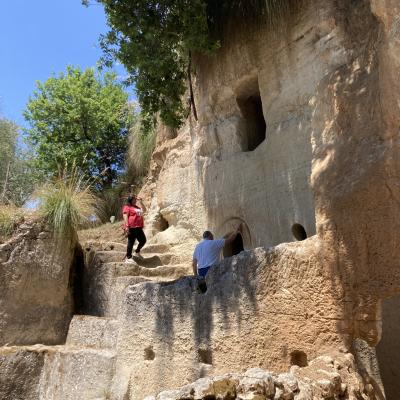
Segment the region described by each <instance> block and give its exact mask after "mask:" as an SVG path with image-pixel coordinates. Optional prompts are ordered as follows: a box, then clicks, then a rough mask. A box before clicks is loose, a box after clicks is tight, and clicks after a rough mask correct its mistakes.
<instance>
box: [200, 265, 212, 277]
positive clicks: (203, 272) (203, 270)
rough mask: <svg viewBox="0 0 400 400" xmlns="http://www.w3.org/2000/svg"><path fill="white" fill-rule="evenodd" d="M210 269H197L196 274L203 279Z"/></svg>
mask: <svg viewBox="0 0 400 400" xmlns="http://www.w3.org/2000/svg"><path fill="white" fill-rule="evenodd" d="M210 268H211V266H210V267H205V268H199V269H198V274H199V276H202V277H203V278H205V277H206V275H207V272H208V270H209V269H210Z"/></svg>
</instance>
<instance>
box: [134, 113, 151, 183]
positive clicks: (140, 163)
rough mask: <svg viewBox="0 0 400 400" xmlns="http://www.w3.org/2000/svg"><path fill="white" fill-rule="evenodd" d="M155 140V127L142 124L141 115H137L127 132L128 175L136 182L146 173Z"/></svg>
mask: <svg viewBox="0 0 400 400" xmlns="http://www.w3.org/2000/svg"><path fill="white" fill-rule="evenodd" d="M144 126H146V129H144ZM155 142H156V130H155V127H154V126H149V125H148V124H147V125H146V124H144V121H143V117H142V116H139V117H138V118H137V120H136V121H135V123H134V124H133V126H132V128H131V130H130V132H129V148H128V153H127V166H128V175H129V176H130V178H131V179H132V180H133V181H135V182H137V181H139V180H140V179H141V178H143V177H144V176H145V175H146V173H147V171H148V168H149V164H150V159H151V155H152V153H153V150H154V146H155Z"/></svg>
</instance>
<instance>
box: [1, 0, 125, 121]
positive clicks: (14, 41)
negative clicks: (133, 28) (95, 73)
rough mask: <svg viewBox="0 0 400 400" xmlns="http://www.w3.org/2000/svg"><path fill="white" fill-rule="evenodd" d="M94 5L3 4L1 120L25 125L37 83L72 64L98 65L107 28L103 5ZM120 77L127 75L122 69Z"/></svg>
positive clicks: (57, 0) (33, 0)
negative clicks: (26, 107) (26, 106)
mask: <svg viewBox="0 0 400 400" xmlns="http://www.w3.org/2000/svg"><path fill="white" fill-rule="evenodd" d="M92 3H93V4H95V5H93V6H90V7H89V8H86V7H84V6H82V5H81V0H0V60H1V61H0V116H2V117H5V118H8V119H11V120H13V121H15V122H16V123H17V124H19V125H21V126H24V125H25V122H24V119H23V116H22V112H23V110H24V109H25V105H26V103H27V101H28V98H29V95H31V94H32V92H33V90H34V89H35V82H36V81H37V80H40V81H44V80H46V79H47V78H48V77H50V76H51V75H52V74H53V73H56V74H58V73H59V72H62V71H65V68H66V66H67V65H68V64H72V65H76V66H80V67H81V68H83V69H84V68H86V67H91V66H95V65H96V62H97V61H98V59H99V58H100V56H101V50H100V48H99V45H98V37H99V35H100V34H101V33H105V32H107V25H106V18H105V15H104V11H103V7H102V6H100V5H98V4H97V3H95V1H94V0H93V1H92ZM117 73H118V74H119V75H121V76H123V75H125V71H124V69H123V67H122V66H118V67H117ZM130 91H131V92H132V89H130Z"/></svg>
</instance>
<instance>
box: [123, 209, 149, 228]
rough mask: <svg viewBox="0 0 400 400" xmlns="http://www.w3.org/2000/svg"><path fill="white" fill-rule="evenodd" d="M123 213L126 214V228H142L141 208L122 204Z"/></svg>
mask: <svg viewBox="0 0 400 400" xmlns="http://www.w3.org/2000/svg"><path fill="white" fill-rule="evenodd" d="M122 213H123V214H127V215H128V228H143V226H144V220H143V210H142V209H141V208H140V207H137V206H128V205H126V206H124V208H123V209H122Z"/></svg>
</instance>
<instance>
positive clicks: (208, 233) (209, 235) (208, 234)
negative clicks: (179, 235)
mask: <svg viewBox="0 0 400 400" xmlns="http://www.w3.org/2000/svg"><path fill="white" fill-rule="evenodd" d="M211 237H212V233H211V232H210V231H204V233H203V239H208V238H211Z"/></svg>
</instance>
